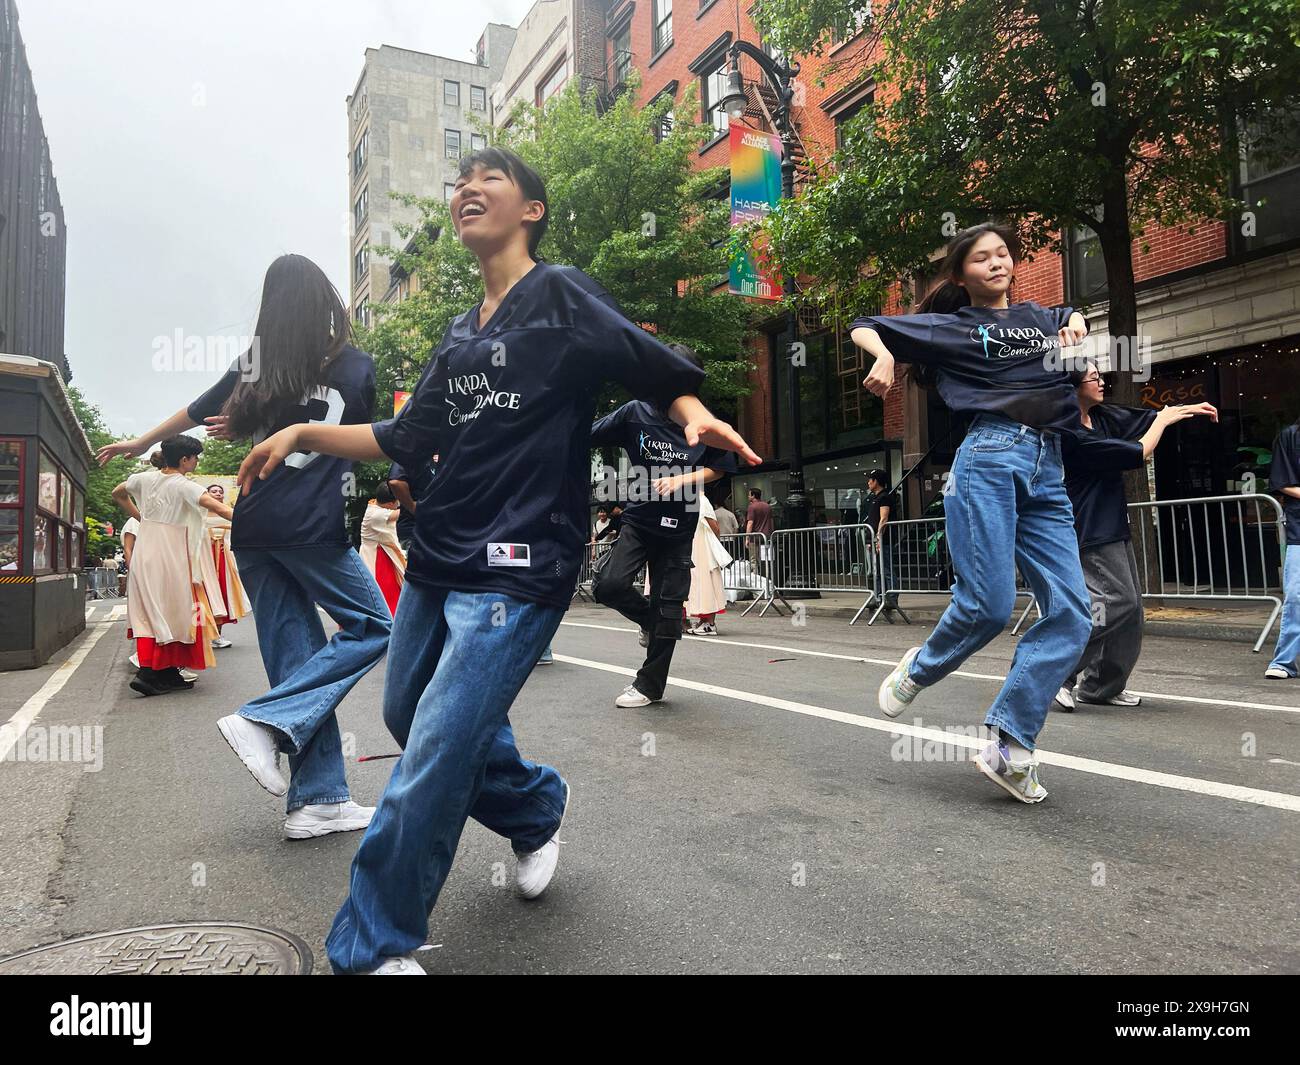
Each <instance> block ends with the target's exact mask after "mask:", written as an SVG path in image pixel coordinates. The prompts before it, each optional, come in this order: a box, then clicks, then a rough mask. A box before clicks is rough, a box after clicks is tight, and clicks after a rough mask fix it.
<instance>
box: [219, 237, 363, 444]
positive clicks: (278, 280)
mask: <svg viewBox="0 0 1300 1065" xmlns="http://www.w3.org/2000/svg"><path fill="white" fill-rule="evenodd" d="M253 335H254V341H253V342H254V347H253V348H252V349H250V350H249V351H248V352H245V354H244V356H243V357H242V359H241V360H240V375H239V376H240V380H239V383H238V384H237V385H235V390H234V391H233V392H232V393H231V394H230V398H229V399H228V400H226V405H225V407H224V409H223V411H222V413H223V414H225V415H227V416H228V417H229V418H230V422H229V427H230V430H231V432H232V433H234V434H235V435H236V436H240V437H244V436H253V435H255V434H256V433H259V432H265V431H266V430H268V429H270V428H272V426H273V425H274V424H275V422H276V419H277V418H278V416H279V414H280V412H281V411H282V410H283V408H284V407H285V406H286V405H289V404H297V403H301V402H303V400H304V399H306V398H307V397H308V396H310V395H311V392H312V390H313V389H315V388H316V387H317V386H319V385H322V384H324V383H325V377H326V370H327V368H328V366H329V364H330V362H331V361H332V360H333V359H334V358H335V357H336V356H337V355H338V353H339V352H340V351H342V350H343V347H344V345H346V344H347V342H348V340H349V339H350V337H351V327H350V325H349V323H348V314H347V308H346V307H345V306H344V304H343V300H342V298H341V297H340V296H339V294H338V290H337V289H335V287H334V286H333V285H332V284H331V283H330V279H329V278H328V277H326V276H325V271H323V270H322V269H321V268H320V267H319V266H317V265H316V264H315V263H314V262H312V261H311V260H310V259H308V258H307V257H306V256H305V255H281V256H280V258H278V259H276V260H275V262H273V263H272V264H271V265H270V267H269V269H268V270H267V271H266V280H265V281H264V282H263V283H262V306H261V309H260V310H259V311H258V315H257V328H256V330H255V331H254V334H253Z"/></svg>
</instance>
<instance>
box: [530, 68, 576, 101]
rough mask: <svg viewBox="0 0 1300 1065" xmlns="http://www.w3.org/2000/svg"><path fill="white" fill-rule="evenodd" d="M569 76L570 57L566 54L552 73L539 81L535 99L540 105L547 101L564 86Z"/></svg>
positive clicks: (552, 69)
mask: <svg viewBox="0 0 1300 1065" xmlns="http://www.w3.org/2000/svg"><path fill="white" fill-rule="evenodd" d="M568 78H569V58H568V56H565V57H564V58H563V59H561V60H560V61H559V62H558V63H556V64H555V66H554V67H552V68H551V71H550V73H548V74H547V75H546V77H544V78H543V79H542V80H541V81H540V82H538V83H537V98H536V100H535V101H534V102H535V103H536V104H537V106H538V107H541V106H542V104H544V103H546V101H547V100H549V99H550V98H551V97H552V96H554V95H555V94H556V93H557V92H559V91H560V90H561V89H562V88H564V83H565V82H566V81H567V80H568Z"/></svg>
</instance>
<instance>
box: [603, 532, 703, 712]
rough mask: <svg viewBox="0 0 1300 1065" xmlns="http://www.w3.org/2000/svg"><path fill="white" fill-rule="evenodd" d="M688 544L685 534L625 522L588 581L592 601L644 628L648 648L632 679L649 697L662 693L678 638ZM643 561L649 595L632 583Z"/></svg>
mask: <svg viewBox="0 0 1300 1065" xmlns="http://www.w3.org/2000/svg"><path fill="white" fill-rule="evenodd" d="M691 542H692V537H690V536H682V535H680V534H678V535H677V536H656V535H655V534H654V533H652V532H647V531H646V530H645V529H638V528H637V527H636V526H634V525H632V524H631V523H629V522H624V523H623V528H622V530H621V531H620V532H619V536H618V540H617V542H615V544H614V547H613V549H612V550H611V551H610V553H609V557H608V558H607V559H606V560H605V562H604V564H603V565H602V566H601V569H600V572H599V573H597V574H596V578H595V580H594V582H593V583H592V588H591V592H592V595H594V596H595V598H596V602H598V603H603V604H604V605H605V606H608V607H613V608H614V609H615V610H617V611H618V612H619V613H620V614H622V615H623V616H624V617H625V618H627V619H628V621H631V622H632V623H633V624H635V625H639V626H640V627H641V628H643V629H646V630H647V631H649V633H650V647H649V649H648V650H647V651H646V656H645V663H644V664H643V665H642V666H641V669H640V671H639V672H638V673H637V675H636V680H635V681H634V682H633V683H634V686H635V687H636V690H637V691H639V692H640V693H641V694H642V695H644V696H646V697H648V698H650V699H662V698H663V697H664V686H665V685H666V684H667V683H668V667H669V666H670V665H671V664H672V660H673V650H674V649H675V648H676V646H677V641H678V640H680V639H681V638H682V604H683V603H685V602H686V598H687V596H689V595H690V593H691ZM647 562H648V563H649V564H650V598H649V599H647V598H646V597H645V596H644V595H643V594H642V593H641V590H640V589H639V588H638V587H636V584H635V583H634V582H635V581H636V578H637V574H639V573H640V572H641V567H642V566H643V565H645V564H646V563H647Z"/></svg>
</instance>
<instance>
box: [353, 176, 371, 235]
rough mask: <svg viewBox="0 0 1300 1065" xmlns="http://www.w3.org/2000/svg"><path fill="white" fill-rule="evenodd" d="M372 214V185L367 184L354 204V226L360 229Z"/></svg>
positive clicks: (355, 228)
mask: <svg viewBox="0 0 1300 1065" xmlns="http://www.w3.org/2000/svg"><path fill="white" fill-rule="evenodd" d="M369 214H370V186H369V185H367V186H366V187H365V188H364V189H362V190H361V195H360V196H358V197H357V202H356V203H354V204H353V205H352V223H353V225H352V228H353V229H354V230H359V229H360V228H361V225H362V223H363V222H365V220H366V218H367V217H368V216H369Z"/></svg>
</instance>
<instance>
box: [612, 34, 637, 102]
mask: <svg viewBox="0 0 1300 1065" xmlns="http://www.w3.org/2000/svg"><path fill="white" fill-rule="evenodd" d="M613 51H614V55H613V60H612V62H611V63H610V66H611V67H612V68H613V71H614V82H613V84H614V85H615V86H617V85H626V84H627V76H628V75H629V74H630V73H631V72H632V23H631V21H630V20H629V21H628V22H625V23H623V28H622V29H621V30H619V31H618V32H617V33H615V34H614V48H613ZM611 87H612V86H611Z"/></svg>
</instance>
